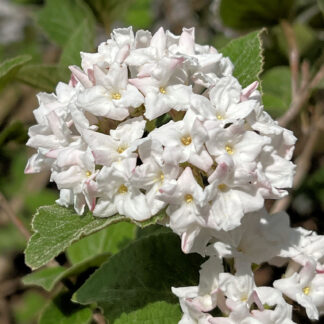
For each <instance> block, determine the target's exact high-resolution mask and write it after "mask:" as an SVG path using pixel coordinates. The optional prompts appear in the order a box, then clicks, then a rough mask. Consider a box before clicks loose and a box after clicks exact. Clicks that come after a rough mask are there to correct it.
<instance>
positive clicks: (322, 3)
mask: <svg viewBox="0 0 324 324" xmlns="http://www.w3.org/2000/svg"><path fill="white" fill-rule="evenodd" d="M317 3H318V6H319V8H320V10H321V11H322V14H323V15H324V0H317Z"/></svg>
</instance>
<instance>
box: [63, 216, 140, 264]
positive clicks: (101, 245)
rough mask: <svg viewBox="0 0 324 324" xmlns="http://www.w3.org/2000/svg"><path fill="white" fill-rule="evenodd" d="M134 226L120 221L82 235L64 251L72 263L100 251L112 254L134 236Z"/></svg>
mask: <svg viewBox="0 0 324 324" xmlns="http://www.w3.org/2000/svg"><path fill="white" fill-rule="evenodd" d="M135 228H136V226H135V225H134V224H131V223H127V222H122V223H118V224H113V225H111V226H109V227H108V228H105V229H103V230H101V231H99V232H97V233H95V234H92V235H90V236H88V237H84V238H83V239H81V240H80V241H78V242H75V243H73V244H72V245H71V246H70V247H68V248H67V250H66V253H67V257H68V259H69V261H70V262H71V263H72V264H77V263H79V262H82V261H84V260H87V259H89V256H94V255H97V254H101V253H110V254H114V253H116V252H118V251H119V250H120V248H122V247H124V246H125V245H126V244H127V243H129V242H130V241H131V240H132V239H134V238H135Z"/></svg>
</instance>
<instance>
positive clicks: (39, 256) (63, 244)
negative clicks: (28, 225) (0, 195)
mask: <svg viewBox="0 0 324 324" xmlns="http://www.w3.org/2000/svg"><path fill="white" fill-rule="evenodd" d="M123 219H125V217H123V216H120V215H116V216H112V217H109V218H95V217H94V216H92V214H91V213H90V212H88V213H86V214H85V215H83V216H79V215H78V214H76V213H75V212H74V211H73V210H72V209H71V208H64V207H60V206H58V205H52V206H43V207H40V208H39V209H38V211H37V213H36V215H35V216H34V219H33V222H32V227H33V230H34V232H35V233H34V234H33V236H32V237H31V238H30V240H29V242H28V245H27V248H26V251H25V255H26V264H27V265H28V266H30V267H31V268H32V269H37V268H39V267H41V266H42V265H44V264H46V263H47V262H49V261H50V260H52V259H53V258H54V257H56V256H57V255H58V254H59V253H61V252H62V251H64V250H65V249H66V248H67V247H68V246H70V245H71V244H72V243H73V242H75V241H77V240H79V239H80V238H81V237H83V236H86V235H89V234H91V233H93V232H96V231H99V230H100V229H102V228H104V227H106V226H108V225H109V224H112V223H116V222H118V221H121V220H123Z"/></svg>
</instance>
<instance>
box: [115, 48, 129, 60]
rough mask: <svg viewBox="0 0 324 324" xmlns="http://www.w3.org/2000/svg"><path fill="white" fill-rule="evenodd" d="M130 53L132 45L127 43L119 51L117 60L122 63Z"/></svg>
mask: <svg viewBox="0 0 324 324" xmlns="http://www.w3.org/2000/svg"><path fill="white" fill-rule="evenodd" d="M129 53H130V46H129V44H126V45H124V46H123V47H122V48H121V49H120V50H119V51H118V53H117V55H116V58H115V61H116V62H117V63H118V64H122V63H123V62H124V61H125V59H126V57H127V56H128V55H129Z"/></svg>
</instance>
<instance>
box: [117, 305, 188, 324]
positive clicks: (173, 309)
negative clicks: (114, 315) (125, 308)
mask: <svg viewBox="0 0 324 324" xmlns="http://www.w3.org/2000/svg"><path fill="white" fill-rule="evenodd" d="M181 315H182V312H181V309H180V305H179V304H171V303H167V302H165V301H160V302H154V303H149V304H147V305H145V306H144V307H143V308H141V309H138V310H136V311H133V312H130V313H123V314H122V315H121V316H120V317H119V318H118V319H117V320H116V321H114V324H130V323H132V324H152V323H154V324H176V323H178V322H179V321H180V319H181Z"/></svg>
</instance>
